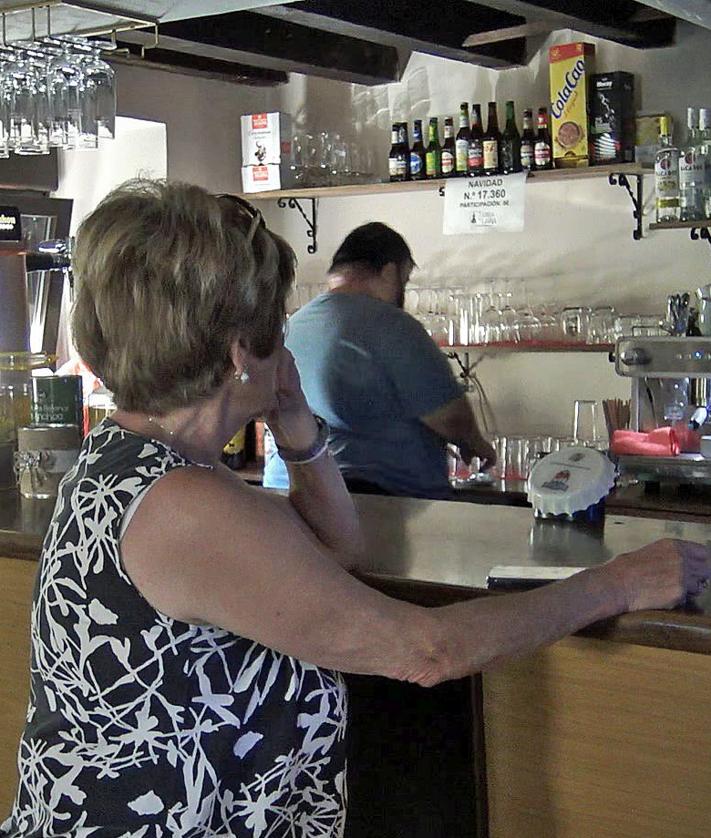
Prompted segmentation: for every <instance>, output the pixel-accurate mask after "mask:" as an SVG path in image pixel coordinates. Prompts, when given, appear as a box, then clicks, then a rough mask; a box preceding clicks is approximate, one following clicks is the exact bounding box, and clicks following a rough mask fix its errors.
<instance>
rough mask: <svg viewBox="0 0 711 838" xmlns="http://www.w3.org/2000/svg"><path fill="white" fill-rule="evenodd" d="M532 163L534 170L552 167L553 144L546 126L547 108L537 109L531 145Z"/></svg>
mask: <svg viewBox="0 0 711 838" xmlns="http://www.w3.org/2000/svg"><path fill="white" fill-rule="evenodd" d="M533 165H534V168H535V170H536V171H541V170H543V169H552V168H553V146H552V144H551V132H550V130H549V128H548V108H539V109H538V131H537V133H536V144H535V145H534V147H533Z"/></svg>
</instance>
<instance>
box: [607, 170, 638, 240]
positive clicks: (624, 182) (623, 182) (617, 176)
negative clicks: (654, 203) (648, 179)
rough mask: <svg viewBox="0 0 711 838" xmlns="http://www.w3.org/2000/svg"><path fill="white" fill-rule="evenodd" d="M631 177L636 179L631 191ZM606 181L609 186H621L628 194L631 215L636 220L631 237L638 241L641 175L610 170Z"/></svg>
mask: <svg viewBox="0 0 711 838" xmlns="http://www.w3.org/2000/svg"><path fill="white" fill-rule="evenodd" d="M631 177H633V178H635V179H636V180H637V185H636V188H635V190H634V191H632V187H631V186H630V181H629V179H630V178H631ZM608 182H609V184H610V186H622V187H623V188H624V189H626V190H627V194H628V195H629V196H630V198H631V200H632V206H633V207H634V210H633V211H632V217H633V218H634V219H635V221H636V222H637V224H636V226H635V228H634V230H633V231H632V238H633V239H634V240H635V241H639V240H640V239H641V238H642V175H626V174H624V173H622V172H611V173H610V175H609V177H608Z"/></svg>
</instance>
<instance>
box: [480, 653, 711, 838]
mask: <svg viewBox="0 0 711 838" xmlns="http://www.w3.org/2000/svg"><path fill="white" fill-rule="evenodd" d="M483 681H484V684H483V691H484V698H483V700H484V724H485V734H486V763H487V778H488V794H489V815H490V818H489V823H490V836H491V838H523V836H525V838H708V836H709V835H710V834H711V826H710V825H711V657H710V656H706V655H699V654H691V653H688V652H676V651H669V650H666V649H654V648H646V647H641V646H630V645H624V644H620V643H609V642H605V641H598V640H588V639H581V638H569V639H567V640H565V641H562V642H561V643H558V644H556V645H555V646H552V647H551V648H549V649H546V650H543V651H540V652H538V653H536V654H534V655H532V656H530V657H527V658H526V659H523V660H521V661H518V662H515V663H513V664H510V665H508V666H505V667H502V668H501V669H498V670H496V671H493V672H491V673H487V674H486V675H485V676H484V679H483Z"/></svg>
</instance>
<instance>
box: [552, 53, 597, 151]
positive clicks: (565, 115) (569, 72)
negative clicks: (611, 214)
mask: <svg viewBox="0 0 711 838" xmlns="http://www.w3.org/2000/svg"><path fill="white" fill-rule="evenodd" d="M594 55H595V45H594V44H586V43H582V42H576V43H573V44H560V45H558V46H555V47H551V48H550V50H549V52H548V58H549V63H550V83H551V135H552V139H553V159H554V160H555V165H556V167H558V168H576V167H578V166H588V165H589V162H590V161H589V154H590V149H589V145H588V100H589V97H588V82H589V80H590V75H591V73H592V71H593V67H592V62H593V56H594Z"/></svg>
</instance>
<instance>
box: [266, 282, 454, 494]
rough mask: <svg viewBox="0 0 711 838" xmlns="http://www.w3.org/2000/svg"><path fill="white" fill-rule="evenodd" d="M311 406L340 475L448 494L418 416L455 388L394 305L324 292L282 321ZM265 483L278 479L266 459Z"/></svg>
mask: <svg viewBox="0 0 711 838" xmlns="http://www.w3.org/2000/svg"><path fill="white" fill-rule="evenodd" d="M286 345H287V347H288V348H289V349H290V350H291V352H292V353H293V355H294V357H295V359H296V364H297V367H298V369H299V374H300V375H301V382H302V386H303V389H304V393H305V394H306V398H307V400H308V402H309V405H310V406H311V409H312V410H313V411H314V412H315V413H318V414H319V415H321V416H323V418H324V419H326V421H327V422H328V424H329V425H330V427H331V436H330V448H331V451H332V453H333V454H334V456H335V457H336V460H337V462H338V464H339V467H340V468H341V471H342V472H343V474H344V476H345V477H346V478H347V479H348V478H351V479H357V480H363V481H367V482H369V483H373V484H376V485H377V486H380V487H381V488H383V489H384V490H386V491H388V492H391V493H393V494H400V495H412V496H421V497H445V496H447V494H448V489H449V486H448V482H447V463H446V451H445V443H444V440H443V439H442V438H441V437H439V436H438V435H437V434H435V433H434V432H433V431H431V430H430V429H429V428H428V427H427V426H426V425H424V424H423V423H422V422H421V421H420V418H419V417H422V416H426V415H427V414H429V413H431V412H433V411H434V410H437V409H438V408H440V407H441V406H442V405H444V404H446V403H447V402H449V401H451V400H452V399H455V398H457V397H459V396H460V395H461V390H460V388H459V385H458V384H457V382H456V380H455V378H454V376H453V375H452V372H451V370H450V369H449V365H448V363H447V361H446V359H445V358H444V356H443V355H442V353H441V352H440V351H439V350H438V349H437V347H436V346H435V345H434V344H433V342H432V340H431V339H430V338H429V336H428V335H427V333H426V332H425V331H424V329H423V328H422V326H421V325H420V324H419V323H418V322H417V321H416V320H414V318H412V317H410V315H408V314H406V313H405V312H404V311H402V310H401V309H399V308H397V306H395V305H392V304H390V303H385V302H382V301H380V300H377V299H374V298H373V297H370V296H368V295H366V294H351V293H328V294H323V295H321V296H320V297H317V298H316V299H315V300H312V301H311V303H309V304H308V305H307V306H305V307H304V308H303V309H301V310H300V311H299V312H297V313H296V314H295V315H294V316H293V317H292V318H291V319H290V320H289V323H288V329H287V337H286ZM264 485H265V486H279V487H283V486H285V485H286V470H285V468H284V466H283V464H282V463H281V461H280V460H278V459H276V460H274V459H270V460H269V461H268V463H267V468H266V470H265V481H264Z"/></svg>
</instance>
